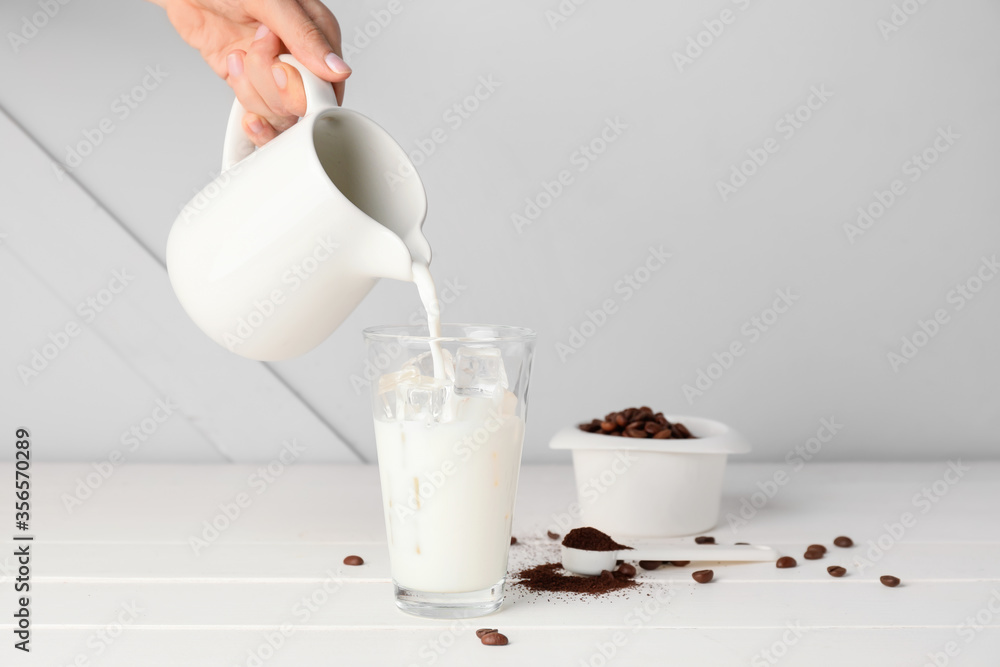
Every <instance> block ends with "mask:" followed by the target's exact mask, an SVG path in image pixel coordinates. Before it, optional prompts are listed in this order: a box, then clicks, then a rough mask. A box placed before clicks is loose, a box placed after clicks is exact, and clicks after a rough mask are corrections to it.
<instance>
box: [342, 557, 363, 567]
mask: <svg viewBox="0 0 1000 667" xmlns="http://www.w3.org/2000/svg"><path fill="white" fill-rule="evenodd" d="M364 564H365V559H364V558H362V557H361V556H348V557H347V558H345V559H344V565H364Z"/></svg>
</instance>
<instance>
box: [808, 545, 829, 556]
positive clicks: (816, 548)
mask: <svg viewBox="0 0 1000 667" xmlns="http://www.w3.org/2000/svg"><path fill="white" fill-rule="evenodd" d="M806 551H818V552H820V553H821V554H825V553H826V547H824V546H823V545H822V544H810V545H809V546H807V547H806Z"/></svg>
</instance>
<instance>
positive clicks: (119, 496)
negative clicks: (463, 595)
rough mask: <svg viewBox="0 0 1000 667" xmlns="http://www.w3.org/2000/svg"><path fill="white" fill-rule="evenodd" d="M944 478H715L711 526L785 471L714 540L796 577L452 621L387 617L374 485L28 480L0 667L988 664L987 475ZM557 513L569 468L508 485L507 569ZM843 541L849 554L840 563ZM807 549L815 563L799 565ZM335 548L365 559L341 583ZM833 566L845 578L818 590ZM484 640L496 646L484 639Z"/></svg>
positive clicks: (300, 476) (60, 467) (230, 479)
mask: <svg viewBox="0 0 1000 667" xmlns="http://www.w3.org/2000/svg"><path fill="white" fill-rule="evenodd" d="M950 467H951V466H949V464H948V463H946V462H939V463H918V464H900V463H892V464H877V465H872V464H864V465H861V464H820V463H813V464H808V465H806V466H805V467H804V468H802V469H801V470H798V471H795V470H793V469H792V468H791V467H790V466H787V465H770V464H753V465H731V466H730V470H729V471H728V476H727V482H726V498H725V501H724V507H723V517H725V515H726V514H727V513H730V512H732V513H736V512H738V510H739V507H740V505H741V500H742V499H743V498H746V499H747V501H748V502H750V501H751V500H755V501H757V503H758V504H760V503H761V501H762V499H764V498H765V497H766V496H757V497H755V498H753V499H751V495H752V494H753V493H754V492H756V491H758V490H759V487H758V483H762V484H764V485H765V486H767V484H766V482H765V480H769V479H771V478H772V476H773V474H774V472H775V470H784V471H785V472H786V473H787V474H788V476H789V477H788V479H787V480H786V483H785V484H784V485H783V486H780V487H778V490H777V493H776V494H774V496H773V497H772V498H768V499H767V501H766V503H764V504H763V506H762V507H761V509H759V510H757V513H756V515H755V516H753V517H751V518H750V520H749V521H748V523H747V525H745V526H741V527H739V528H738V529H737V530H736V531H735V532H734V531H733V530H732V529H731V528H730V527H729V526H728V525H727V523H726V522H725V520H723V521H721V522H720V524H719V526H718V527H717V528H716V530H715V531H713V533H712V534H714V535H715V536H716V538H717V539H718V541H720V542H734V541H742V542H751V543H759V544H765V543H766V544H771V545H773V546H775V547H777V548H778V549H779V551H781V552H782V553H784V554H788V555H792V556H795V557H796V558H797V559H798V561H799V566H798V567H797V568H794V569H789V570H778V569H776V568H775V567H774V566H773V565H771V564H733V565H715V564H706V565H702V566H701V567H712V568H713V569H714V570H715V572H716V580H715V581H714V582H712V583H711V584H708V585H699V584H695V583H694V582H693V581H692V580H691V578H690V572H691V571H692V570H693V569H694V568H693V565H694V564H692V566H688V567H686V568H661V569H660V570H658V571H655V572H649V573H647V572H643V571H641V570H640V577H639V578H640V579H641V581H642V586H641V587H639V588H638V589H635V590H634V592H633V593H632V594H630V595H628V596H619V597H610V598H608V599H594V598H588V599H577V600H569V601H567V600H546V599H545V598H544V596H542V597H538V596H536V595H534V594H525V593H523V592H518V591H517V590H514V591H513V592H509V593H508V600H507V603H506V604H505V606H504V608H503V609H502V611H501V612H499V613H498V614H496V615H494V616H491V617H488V618H486V619H478V620H477V619H474V620H471V621H464V622H457V623H456V622H447V621H434V620H425V619H420V618H415V617H412V616H409V615H406V614H404V613H402V612H400V611H398V610H396V608H395V606H394V605H393V602H392V587H391V583H390V579H389V568H388V563H387V559H386V550H385V545H384V534H383V526H382V514H381V508H380V498H379V493H378V477H377V470H376V469H375V468H374V467H371V466H349V465H308V466H307V465H300V466H293V467H287V468H285V469H283V470H281V471H280V474H279V475H277V476H275V477H272V481H271V482H270V483H265V484H264V485H261V484H258V483H257V481H255V480H252V479H250V476H251V475H253V474H254V473H255V471H256V470H257V468H258V467H257V466H184V465H155V466H154V465H138V464H135V465H133V464H127V465H122V466H119V467H118V468H117V469H115V470H114V472H113V474H112V475H111V477H110V478H108V479H107V480H105V481H103V482H102V483H101V484H100V486H98V487H97V488H96V489H94V490H93V491H92V495H91V496H90V497H89V498H88V499H86V500H85V501H83V503H82V504H81V505H79V506H75V507H74V509H73V511H72V512H70V511H68V510H67V509H66V507H65V499H66V497H67V496H66V495H64V494H73V493H74V489H76V488H77V487H78V485H79V484H81V483H83V484H86V482H87V475H88V474H89V473H93V472H94V469H93V468H92V467H91V466H90V465H86V464H36V465H34V466H33V469H32V476H33V486H34V492H33V493H34V497H33V516H32V522H33V523H32V526H31V528H32V533H33V534H34V535H35V536H36V541H35V542H34V543H33V544H32V562H31V567H32V575H31V576H32V580H31V581H32V600H31V609H32V618H33V626H32V641H31V646H32V652H31V654H30V655H27V656H26V655H24V654H23V653H21V652H20V651H15V650H13V648H12V644H13V639H12V632H11V631H12V624H11V619H12V615H11V614H12V613H13V609H14V598H15V594H14V591H13V585H14V582H13V579H12V577H13V576H15V568H14V567H13V566H14V561H13V557H12V555H11V554H12V552H13V544H14V543H13V542H12V541H11V539H10V536H11V535H12V534H13V533H14V531H13V529H12V528H13V516H12V513H13V509H12V505H13V498H12V491H10V492H8V491H7V490H6V489H4V490H2V491H0V497H4V498H7V497H9V498H10V502H9V503H8V502H7V501H5V502H3V503H2V504H0V508H2V509H3V512H2V515H0V516H2V517H3V518H2V519H0V526H4V525H7V524H10V525H9V527H7V528H0V531H2V533H3V534H4V539H5V541H6V544H5V545H4V549H3V555H2V556H0V567H2V571H3V581H2V583H0V613H2V617H0V631H2V632H0V637H2V646H0V665H4V666H6V665H45V666H46V667H55V666H59V667H63V666H67V665H80V666H83V665H100V666H111V667H117V666H122V667H126V666H127V667H152V666H156V665H185V666H189V667H194V666H196V665H206V666H207V665H211V666H213V667H219V666H235V665H267V666H268V667H272V666H273V667H280V666H286V665H288V666H296V667H306V666H311V665H400V666H407V665H419V666H423V665H432V664H433V665H491V664H497V665H500V664H505V665H506V664H521V665H572V666H574V667H576V666H577V665H594V666H600V665H605V664H608V665H653V664H656V665H661V664H662V665H746V664H749V665H772V664H786V665H878V666H880V667H887V666H890V665H915V666H918V667H919V666H921V665H924V664H932V665H933V664H937V665H944V664H948V665H956V664H960V665H997V664H1000V520H998V517H997V514H998V511H1000V462H963V463H962V468H967V470H966V469H961V475H960V476H959V475H958V474H957V473H946V471H947V470H949V469H950ZM12 478H13V470H12V466H11V465H9V464H5V465H2V466H0V479H2V480H8V481H7V482H4V483H5V484H7V483H10V482H9V480H11V479H12ZM97 479H98V477H95V476H94V475H91V478H90V481H91V482H95V481H96V480H97ZM949 479H950V480H952V481H954V482H955V483H950V482H949V481H948V480H949ZM922 489H927V490H928V491H927V493H928V497H927V499H922V498H921V497H920V496H919V494H920V493H922ZM772 490H773V489H772ZM258 491H260V493H258ZM240 493H245V494H246V495H247V497H248V498H249V499H250V500H251V502H250V503H249V505H248V506H247V507H245V508H243V509H241V510H240V514H239V516H238V518H236V519H235V520H232V521H230V524H231V525H230V526H229V527H228V529H226V530H223V531H222V532H221V534H220V535H219V536H218V538H217V539H215V540H214V541H212V542H211V543H209V544H207V546H205V547H204V548H202V549H201V550H200V552H199V554H198V555H196V554H195V552H194V549H193V548H192V546H191V545H190V539H191V537H192V536H196V535H199V534H201V533H202V530H203V528H204V524H203V522H205V521H206V520H208V521H211V520H212V519H213V517H215V516H216V515H217V514H219V513H220V509H219V506H220V504H222V505H223V506H224V505H225V504H227V503H232V502H233V501H234V499H236V497H237V495H238V494H240ZM81 495H82V494H81ZM573 495H574V494H573V487H572V477H571V472H570V469H569V467H568V466H525V467H524V469H523V471H522V477H521V485H520V490H519V496H518V504H517V512H516V515H515V517H516V518H515V521H514V534H515V535H516V536H517V537H518V539H519V540H520V542H521V543H522V544H520V545H517V546H515V547H513V548H512V552H511V554H512V555H511V558H512V563H511V566H512V568H513V567H516V566H518V565H520V564H522V563H524V562H525V561H526V560H530V559H531V558H533V559H537V558H538V557H539V556H540V555H544V554H545V553H547V552H551V553H552V554H553V557H555V554H556V551H555V546H554V545H555V543H554V542H552V541H550V540H548V538H547V537H545V535H544V533H545V531H546V530H547V529H551V528H554V527H555V524H557V523H558V522H559V515H560V514H563V513H565V512H566V510H567V506H568V504H569V503H570V502H571V501H572V500H573V499H574V498H573ZM8 506H9V507H8ZM907 512H909V513H910V514H912V516H913V519H914V521H912V522H909V523H910V524H911V525H910V526H909V527H905V528H904V529H903V531H902V533H900V532H899V531H898V530H896V529H894V528H893V526H892V524H894V523H898V522H900V520H901V516H902V515H903V514H904V513H907ZM230 513H232V512H230ZM747 514H749V512H747ZM8 518H9V520H8ZM219 523H220V525H221V524H223V523H224V522H223V521H222V520H219ZM887 526H888V527H887ZM559 532H564V530H559ZM894 532H895V533H896V535H897V536H894V535H893V533H894ZM841 534H844V535H849V536H851V537H852V538H853V539H854V540H855V542H856V543H857V546H855V547H854V548H852V549H838V548H836V547H833V546H832V545H831V544H830V543H831V541H832V539H833V538H834V537H835V536H837V535H841ZM209 537H210V536H209ZM869 541H872V543H871V544H870V543H869ZM813 542H822V543H825V544H827V545H828V546H829V548H830V551H829V552H828V554H827V556H826V558H824V559H822V560H819V561H806V560H804V559H802V557H801V556H802V552H803V550H804V547H805V546H806V545H807V544H809V543H813ZM879 542H881V546H878V545H879ZM872 544H874V545H875V546H872ZM348 554H358V555H361V556H363V557H364V559H365V561H366V564H365V565H364V566H362V567H347V566H344V565H343V564H342V560H343V558H344V556H346V555H348ZM528 554H530V556H531V558H528ZM862 558H869V559H871V560H872V564H871V565H870V566H864V567H862V566H863V565H864V564H863V563H861V562H860V560H858V559H862ZM833 564H839V565H843V566H845V567H847V568H848V575H847V576H846V577H844V578H842V579H834V578H833V577H830V576H829V575H828V574H827V573H826V567H827V566H828V565H833ZM881 574H892V575H895V576H898V577H900V578H901V579H902V580H903V585H902V586H900V587H898V588H895V589H890V588H886V587H884V586H882V585H881V584H879V583H878V577H879V575H881ZM977 616H978V621H977V620H976V618H977ZM970 622H971V624H970ZM486 625H488V626H489V627H498V628H500V629H501V630H502V631H503V632H504V633H506V634H507V636H508V637H509V638H510V644H509V645H508V646H506V647H488V646H483V645H481V644H480V643H479V641H478V640H477V639H476V637H475V635H474V634H473V633H474V630H475V629H476V628H478V627H482V626H486ZM272 645H277V646H278V648H273V647H272ZM602 651H603V653H606V654H612V653H613V656H612V657H611V658H610V659H608V658H605V657H604V655H603V654H602ZM949 652H950V653H951V654H953V655H948V653H949ZM935 661H936V662H935Z"/></svg>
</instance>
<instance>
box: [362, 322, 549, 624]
mask: <svg viewBox="0 0 1000 667" xmlns="http://www.w3.org/2000/svg"><path fill="white" fill-rule="evenodd" d="M364 335H365V341H366V343H367V348H368V359H369V361H370V362H371V367H373V368H376V369H378V371H379V373H380V375H379V377H377V378H376V379H374V380H373V381H372V392H371V396H372V410H373V415H374V420H375V445H376V449H377V451H378V467H379V476H380V479H381V483H382V503H383V509H384V511H385V529H386V536H387V538H388V542H389V560H390V566H391V569H392V579H393V583H394V584H395V594H396V605H397V606H398V607H399V608H400V609H402V610H403V611H406V612H409V613H411V614H417V615H419V616H430V617H435V618H471V617H474V616H483V615H485V614H489V613H491V612H494V611H496V610H497V609H499V608H500V606H501V605H502V604H503V588H504V580H505V577H506V573H507V551H508V549H509V548H510V526H511V518H512V516H513V512H514V495H515V493H516V491H517V476H518V470H519V468H520V464H521V447H522V444H523V441H524V420H525V416H526V413H527V398H528V378H529V376H530V373H531V361H532V356H533V353H534V345H535V334H534V332H532V331H530V330H529V329H523V328H519V327H509V326H494V325H476V324H450V325H447V324H446V325H444V326H443V328H442V336H441V337H440V338H431V337H429V336H428V331H427V327H426V326H424V327H419V326H382V327H373V328H370V329H366V330H365V332H364Z"/></svg>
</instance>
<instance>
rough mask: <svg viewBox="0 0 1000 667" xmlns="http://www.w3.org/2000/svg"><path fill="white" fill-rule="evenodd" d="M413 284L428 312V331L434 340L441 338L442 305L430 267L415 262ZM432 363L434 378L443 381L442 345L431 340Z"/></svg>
mask: <svg viewBox="0 0 1000 667" xmlns="http://www.w3.org/2000/svg"><path fill="white" fill-rule="evenodd" d="M413 282H414V283H415V284H416V286H417V293H418V294H419V295H420V302H421V303H422V304H423V306H424V310H425V311H427V331H428V335H429V336H430V337H431V338H432V339H436V338H440V337H441V305H440V303H438V298H437V288H436V287H435V286H434V278H433V277H432V276H431V270H430V267H428V266H427V264H425V263H423V262H413ZM431 361H433V362H434V377H435V378H437V379H438V380H443V379H444V377H445V374H444V358H443V355H442V354H441V343H440V342H438V341H437V340H431Z"/></svg>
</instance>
